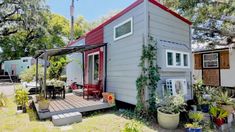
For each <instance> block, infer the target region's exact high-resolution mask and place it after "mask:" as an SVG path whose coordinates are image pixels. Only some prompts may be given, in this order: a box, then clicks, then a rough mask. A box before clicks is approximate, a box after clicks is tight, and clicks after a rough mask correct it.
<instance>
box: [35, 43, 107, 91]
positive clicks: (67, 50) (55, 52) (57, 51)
mask: <svg viewBox="0 0 235 132" xmlns="http://www.w3.org/2000/svg"><path fill="white" fill-rule="evenodd" d="M100 47H104V55H105V60H104V62H105V64H104V65H105V69H104V70H105V73H104V74H105V75H104V91H106V75H107V66H106V65H107V63H106V62H107V43H102V44H92V45H81V46H71V47H64V48H54V49H48V50H38V51H36V54H35V56H34V58H35V59H36V93H37V92H38V87H37V86H38V79H39V78H38V59H39V58H43V60H44V77H43V86H42V88H43V90H44V94H45V95H46V78H47V76H46V73H47V66H48V58H49V57H51V56H61V55H67V54H71V53H75V52H80V53H82V63H83V84H84V82H85V81H84V80H85V67H84V64H85V59H84V57H85V51H89V50H93V49H97V48H100ZM39 92H41V91H39Z"/></svg>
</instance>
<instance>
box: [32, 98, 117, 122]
mask: <svg viewBox="0 0 235 132" xmlns="http://www.w3.org/2000/svg"><path fill="white" fill-rule="evenodd" d="M65 96H66V97H65V99H56V100H50V106H49V110H48V111H46V112H42V111H40V110H39V105H38V103H37V102H36V96H32V97H33V102H34V105H35V108H36V112H37V114H38V117H39V119H40V120H42V119H48V118H51V117H52V116H53V115H58V114H63V113H69V112H80V113H83V112H89V111H95V110H101V109H107V108H111V107H113V106H114V105H110V104H108V103H105V102H103V101H102V100H94V99H89V100H87V99H84V98H83V97H82V96H77V95H74V94H66V95H65Z"/></svg>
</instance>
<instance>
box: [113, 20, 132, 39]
mask: <svg viewBox="0 0 235 132" xmlns="http://www.w3.org/2000/svg"><path fill="white" fill-rule="evenodd" d="M132 33H133V19H132V18H130V19H128V20H126V21H124V22H122V23H120V24H119V25H117V26H115V27H114V40H118V39H122V38H124V37H127V36H129V35H131V34H132Z"/></svg>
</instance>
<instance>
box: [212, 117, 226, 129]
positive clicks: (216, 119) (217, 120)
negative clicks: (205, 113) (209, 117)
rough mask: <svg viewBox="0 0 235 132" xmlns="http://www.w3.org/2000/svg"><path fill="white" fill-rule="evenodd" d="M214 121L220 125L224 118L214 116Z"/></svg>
mask: <svg viewBox="0 0 235 132" xmlns="http://www.w3.org/2000/svg"><path fill="white" fill-rule="evenodd" d="M214 122H215V124H216V125H217V126H218V127H220V126H222V125H223V124H224V119H222V118H214Z"/></svg>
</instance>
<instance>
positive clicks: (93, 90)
mask: <svg viewBox="0 0 235 132" xmlns="http://www.w3.org/2000/svg"><path fill="white" fill-rule="evenodd" d="M101 92H102V80H99V81H98V83H97V85H94V84H85V85H84V87H83V98H85V96H87V99H89V96H93V97H94V98H95V99H96V98H99V97H100V95H101Z"/></svg>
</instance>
